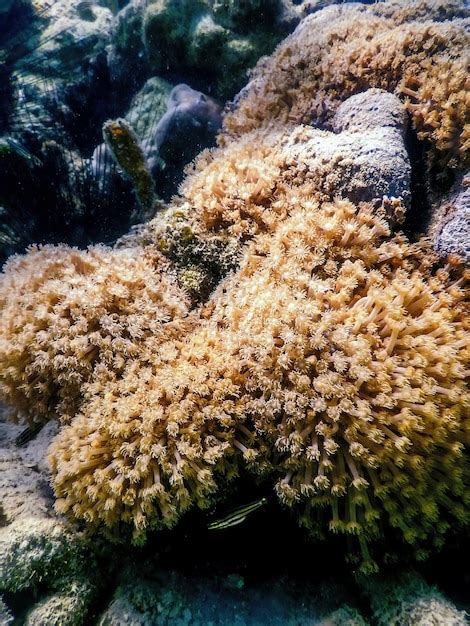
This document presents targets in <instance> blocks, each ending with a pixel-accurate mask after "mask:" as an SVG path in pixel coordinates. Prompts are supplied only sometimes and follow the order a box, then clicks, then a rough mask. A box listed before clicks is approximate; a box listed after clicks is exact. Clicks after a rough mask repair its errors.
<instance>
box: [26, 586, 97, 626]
mask: <svg viewBox="0 0 470 626" xmlns="http://www.w3.org/2000/svg"><path fill="white" fill-rule="evenodd" d="M64 587H65V589H63V590H61V591H59V592H57V593H54V594H51V595H49V596H46V597H45V598H43V599H41V600H40V601H39V602H38V603H37V604H36V605H35V606H34V607H33V608H32V609H31V610H30V611H28V613H27V615H26V617H25V620H24V626H45V625H46V624H47V626H82V624H86V617H87V613H88V609H89V607H90V603H91V601H92V599H93V598H94V596H95V594H96V592H97V589H98V587H97V585H96V583H95V581H93V583H92V582H91V581H89V580H78V581H71V582H68V583H67V584H66V585H64Z"/></svg>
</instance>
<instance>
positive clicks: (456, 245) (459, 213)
mask: <svg viewBox="0 0 470 626" xmlns="http://www.w3.org/2000/svg"><path fill="white" fill-rule="evenodd" d="M428 233H429V236H430V237H431V239H432V240H433V243H434V247H435V249H436V250H437V251H438V252H439V254H442V255H448V254H457V255H458V256H459V257H461V258H462V259H463V260H464V261H465V262H466V263H467V264H469V263H470V174H467V175H466V176H464V177H463V178H462V179H461V180H459V181H458V182H457V183H456V184H455V185H454V187H453V188H452V190H451V191H450V193H449V195H448V196H447V197H446V198H445V199H444V200H443V201H441V203H440V205H439V206H437V207H436V208H435V209H434V211H433V214H432V218H431V222H430V225H429V228H428Z"/></svg>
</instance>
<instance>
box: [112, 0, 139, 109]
mask: <svg viewBox="0 0 470 626" xmlns="http://www.w3.org/2000/svg"><path fill="white" fill-rule="evenodd" d="M147 4H148V1H147V0H131V1H130V2H129V3H128V4H126V6H124V7H123V8H122V9H121V10H120V11H119V13H118V14H117V15H116V17H115V19H114V21H113V25H112V32H111V42H110V45H109V46H108V49H107V54H108V64H109V69H110V73H111V76H112V79H113V82H114V83H115V85H116V86H117V89H118V91H120V92H121V93H122V94H123V95H124V96H126V95H127V97H128V98H130V97H131V94H132V93H134V92H135V90H136V89H138V88H139V87H140V86H141V85H142V83H143V82H144V81H145V78H146V76H147V75H148V73H149V66H148V62H147V59H146V55H145V50H144V44H143V41H142V22H143V14H144V10H145V7H146V6H147Z"/></svg>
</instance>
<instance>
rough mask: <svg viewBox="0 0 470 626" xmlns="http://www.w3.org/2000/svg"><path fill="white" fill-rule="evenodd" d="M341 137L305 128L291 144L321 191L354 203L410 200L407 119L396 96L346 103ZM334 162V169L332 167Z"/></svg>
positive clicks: (338, 123)
mask: <svg viewBox="0 0 470 626" xmlns="http://www.w3.org/2000/svg"><path fill="white" fill-rule="evenodd" d="M332 127H333V129H334V131H335V134H332V133H330V132H327V131H320V130H315V129H310V128H309V127H305V130H301V131H299V130H296V131H294V132H293V133H292V135H291V136H290V137H289V139H288V140H287V141H286V143H285V147H284V149H285V150H286V152H287V154H289V156H290V157H291V158H294V159H295V158H298V159H301V160H302V161H303V162H304V163H305V166H306V168H307V169H308V171H309V173H310V175H311V176H312V178H313V180H315V179H317V180H318V185H317V189H323V190H324V191H325V193H326V195H327V196H329V197H331V195H334V193H335V192H336V194H341V195H343V196H345V197H347V198H349V199H350V200H352V201H353V202H361V201H371V200H378V201H379V202H381V201H382V199H383V197H384V196H385V197H388V198H400V199H401V201H402V202H403V203H404V205H405V206H406V205H408V204H409V201H410V196H411V193H410V175H411V166H410V163H409V159H408V155H407V152H406V148H405V144H404V136H405V132H406V127H407V117H406V113H405V110H404V107H403V105H402V104H401V102H400V101H399V99H398V98H397V97H396V96H394V95H393V94H390V93H386V92H384V91H380V90H378V89H370V90H368V91H366V92H364V93H361V94H360V95H357V96H352V97H351V98H349V99H348V100H346V101H345V102H344V103H343V104H342V105H340V107H339V108H338V111H337V112H336V114H335V116H334V117H333V120H332ZM332 164H334V167H332Z"/></svg>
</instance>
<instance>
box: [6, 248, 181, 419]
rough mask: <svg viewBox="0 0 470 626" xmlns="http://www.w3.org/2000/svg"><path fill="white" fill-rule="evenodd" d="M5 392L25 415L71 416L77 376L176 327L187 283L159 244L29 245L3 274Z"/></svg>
mask: <svg viewBox="0 0 470 626" xmlns="http://www.w3.org/2000/svg"><path fill="white" fill-rule="evenodd" d="M0 308H1V310H2V324H1V329H0V363H1V366H0V369H1V372H2V375H1V394H2V397H3V398H4V400H5V401H7V402H8V403H10V404H12V405H14V406H15V407H16V408H17V410H18V411H19V413H20V414H21V415H25V416H26V417H28V419H30V420H33V419H36V420H41V419H42V420H44V419H49V418H51V417H54V416H57V415H60V417H61V419H62V420H67V419H69V418H70V417H72V416H73V415H74V414H75V412H76V411H77V409H78V406H79V404H80V403H81V401H82V399H83V391H84V389H83V385H84V383H85V382H87V381H90V380H93V381H94V384H95V385H96V386H97V389H98V388H99V386H100V382H101V383H103V382H104V381H106V380H110V379H111V378H112V377H113V376H119V375H120V373H122V372H123V371H124V368H125V366H126V360H127V359H129V358H132V355H135V354H136V351H137V345H138V344H139V343H145V341H147V340H149V339H151V341H156V342H157V343H158V342H159V341H163V338H164V337H171V336H172V332H178V331H177V326H175V327H174V328H173V330H171V326H172V325H171V323H169V322H171V320H172V319H174V318H179V317H181V316H183V315H184V314H185V313H186V312H187V304H186V298H185V295H184V292H182V291H181V290H180V289H179V288H178V287H177V285H176V283H175V282H174V280H172V277H171V272H169V268H168V264H167V262H165V261H164V259H163V257H161V256H160V255H159V254H158V253H156V252H151V251H148V252H147V253H146V254H142V253H141V251H140V250H137V251H135V250H134V251H133V250H132V249H130V248H129V249H126V250H120V251H115V252H113V251H112V250H110V249H106V248H104V247H95V248H90V249H89V250H88V251H87V252H82V251H79V250H73V249H70V248H69V249H67V248H66V247H55V248H54V247H52V246H45V247H43V248H40V249H33V250H31V251H30V252H29V255H28V256H26V257H12V258H11V259H10V260H9V261H8V263H7V265H6V268H5V274H4V275H3V276H2V280H1V283H0Z"/></svg>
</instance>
